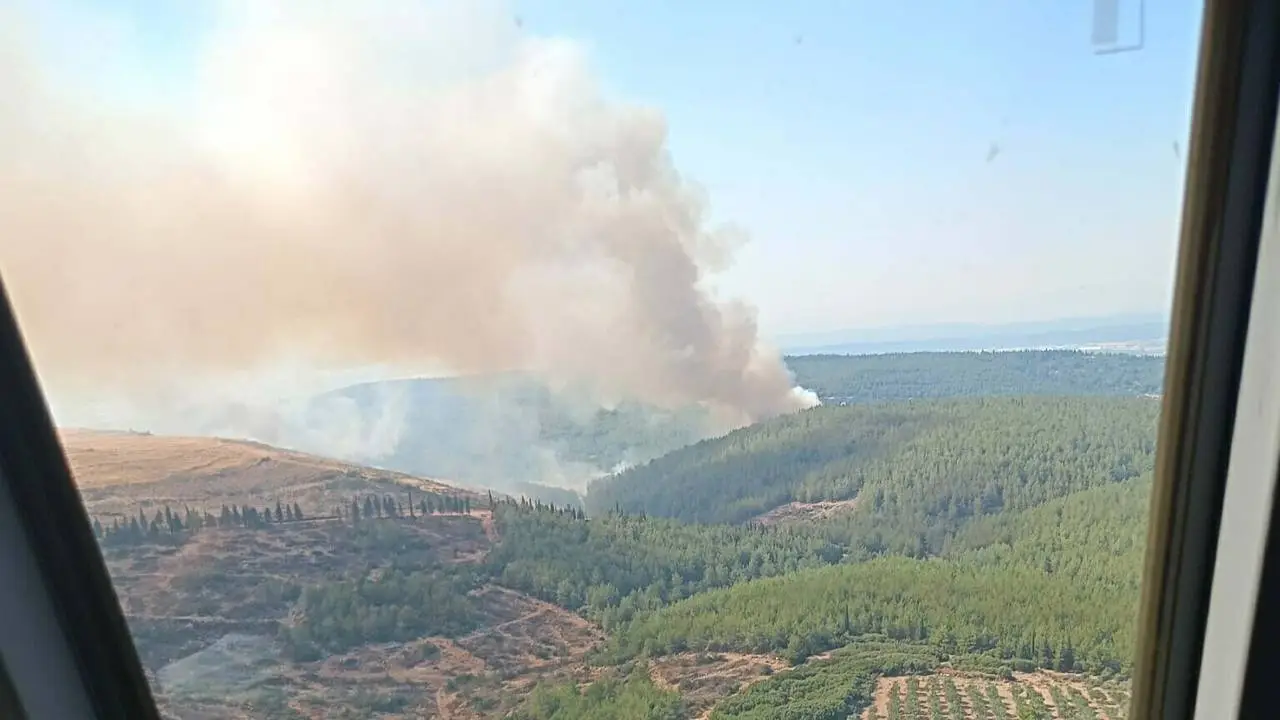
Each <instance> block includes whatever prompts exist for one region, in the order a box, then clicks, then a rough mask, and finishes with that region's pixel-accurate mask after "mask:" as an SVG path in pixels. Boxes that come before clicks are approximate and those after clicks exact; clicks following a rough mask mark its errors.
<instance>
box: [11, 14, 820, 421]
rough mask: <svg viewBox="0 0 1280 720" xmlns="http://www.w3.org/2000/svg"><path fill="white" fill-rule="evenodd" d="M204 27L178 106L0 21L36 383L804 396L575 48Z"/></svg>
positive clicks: (682, 400) (650, 139) (322, 18)
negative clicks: (542, 386) (261, 379)
mask: <svg viewBox="0 0 1280 720" xmlns="http://www.w3.org/2000/svg"><path fill="white" fill-rule="evenodd" d="M205 10H207V11H208V13H209V16H210V18H211V19H212V20H213V21H214V22H213V23H212V27H213V28H214V31H213V32H212V34H211V35H210V36H208V37H205V38H203V39H202V41H203V45H202V46H201V47H202V49H201V50H200V53H199V58H198V63H197V65H196V67H195V68H194V70H193V71H192V72H191V78H190V79H189V81H188V82H185V83H184V84H185V85H186V87H185V88H184V90H183V91H182V92H180V93H175V94H174V97H175V98H178V99H176V100H173V101H172V102H168V103H162V104H160V105H157V104H155V103H151V104H139V103H133V104H130V103H125V102H121V101H119V99H118V98H117V97H115V96H112V95H110V94H108V93H106V92H102V91H98V89H97V86H96V85H95V84H94V82H93V81H92V77H90V76H84V77H81V78H80V82H78V83H71V82H67V81H66V76H65V75H61V76H58V78H61V79H54V78H53V77H52V76H51V75H50V74H49V73H48V72H47V65H48V64H49V58H50V53H51V52H54V51H51V50H50V49H49V48H47V47H39V46H35V45H32V44H30V43H29V44H27V45H26V46H23V45H21V44H20V43H19V40H18V39H19V38H21V37H35V36H36V34H35V33H29V32H27V31H30V30H33V29H35V28H34V27H33V24H36V23H38V20H37V19H35V18H36V16H35V15H31V14H28V15H25V16H24V15H19V16H17V17H12V16H11V17H7V18H4V22H2V23H0V25H4V26H5V28H3V29H0V98H2V100H0V110H2V111H0V225H2V227H3V231H2V232H0V272H3V276H4V279H5V282H6V283H7V286H8V290H9V292H10V295H11V297H12V298H13V300H14V302H15V305H16V306H17V309H18V312H19V316H20V320H21V321H22V324H23V327H24V331H25V333H26V335H27V337H28V341H29V343H30V345H31V347H32V351H33V354H34V355H35V357H36V360H37V364H38V365H39V368H40V370H41V372H42V375H43V376H44V378H45V381H46V383H47V384H50V385H53V386H55V387H61V388H73V389H74V388H83V389H97V388H120V389H125V390H130V391H135V392H142V391H145V390H146V389H147V388H150V387H153V386H160V385H163V386H170V385H172V384H173V383H174V382H177V381H179V379H183V381H185V379H189V378H198V377H206V378H207V377H216V376H219V375H225V374H228V373H232V372H242V371H245V370H251V369H252V368H254V367H258V366H261V365H267V364H270V363H272V362H275V361H276V360H278V359H279V358H281V357H289V358H293V359H297V358H303V359H305V360H306V361H307V362H309V363H311V364H312V365H313V366H316V367H326V368H341V367H351V366H359V365H367V364H370V363H382V364H384V365H389V366H393V367H396V368H400V369H402V370H405V371H414V370H417V369H421V368H425V367H431V368H439V367H442V366H443V367H447V368H449V369H451V370H454V371H459V372H490V371H502V370H511V369H521V370H529V371H532V372H535V373H538V374H540V375H542V376H544V377H547V378H549V379H552V380H555V379H561V378H563V379H573V380H575V381H577V382H584V381H585V382H589V383H591V384H593V385H594V386H596V387H597V388H598V389H599V390H600V392H602V393H604V394H607V395H609V396H615V397H618V396H620V397H633V398H638V399H642V400H645V401H648V402H651V403H655V404H658V405H663V406H679V405H683V404H688V403H702V404H705V405H707V406H709V407H711V408H713V409H714V410H715V411H717V412H718V413H720V414H721V416H722V417H724V418H725V419H726V420H729V421H730V422H732V423H741V422H747V421H751V420H755V419H759V418H763V417H767V416H771V415H775V414H779V413H784V412H787V411H791V410H794V409H797V408H799V407H803V406H806V405H808V404H811V403H812V400H811V399H810V398H809V397H807V396H806V394H805V393H802V392H797V391H796V390H795V389H794V388H793V387H792V379H791V377H790V375H789V373H788V372H787V370H786V368H785V366H784V365H783V364H782V362H781V360H780V358H779V357H778V355H777V354H776V353H775V352H772V351H770V350H767V349H765V348H763V347H762V345H761V343H760V342H759V338H758V337H757V332H756V327H755V323H754V317H753V313H752V311H751V310H750V308H749V307H747V306H744V305H742V304H739V303H735V302H724V301H720V300H718V299H717V298H716V297H715V296H714V295H713V293H712V292H711V291H710V290H709V289H708V287H707V285H706V274H707V272H708V271H710V270H714V269H717V268H720V267H722V266H723V264H724V263H725V262H726V261H727V258H728V254H729V252H730V251H731V250H732V246H733V245H734V244H735V243H736V242H737V241H738V237H737V235H736V234H735V233H733V232H731V231H728V230H724V229H717V228H713V227H711V226H710V225H709V223H708V215H707V207H706V204H705V203H704V201H703V198H702V197H701V196H700V194H699V192H698V191H697V189H696V188H694V187H693V186H691V184H690V183H689V182H688V181H687V180H685V179H684V178H682V177H681V175H680V174H679V173H678V172H677V171H676V169H675V167H674V166H673V163H672V160H671V158H670V156H669V154H668V150H667V144H666V140H667V127H666V125H665V122H664V119H663V117H662V115H661V114H660V113H659V112H657V111H654V110H652V109H648V108H645V107H637V106H631V105H625V104H619V103H617V102H613V101H611V100H609V99H606V97H605V96H604V94H603V93H602V91H601V89H600V87H599V86H598V84H597V82H596V81H595V79H594V78H593V77H592V74H591V73H590V71H589V68H588V62H587V57H586V56H585V54H584V52H583V51H582V49H581V48H580V47H579V46H577V45H575V44H573V43H571V42H566V41H562V40H556V39H546V38H536V37H531V36H529V35H527V34H525V33H523V32H522V31H521V30H520V29H519V28H518V27H517V26H516V23H514V22H513V20H512V16H511V15H510V14H509V12H508V11H507V10H506V9H504V8H503V7H502V6H501V4H498V3H489V2H475V1H474V0H458V2H455V3H438V2H420V1H415V0H404V1H398V2H397V1H392V2H350V3H321V2H302V1H301V0H300V1H298V2H290V3H283V2H271V1H269V0H252V1H246V2H227V3H218V4H213V5H209V6H208V7H207V8H205ZM0 14H2V13H0ZM61 60H62V61H66V60H67V58H65V57H64V58H61ZM108 62H109V59H108ZM61 65H62V66H66V65H67V63H66V62H62V63H61ZM748 151H749V149H746V148H744V152H748Z"/></svg>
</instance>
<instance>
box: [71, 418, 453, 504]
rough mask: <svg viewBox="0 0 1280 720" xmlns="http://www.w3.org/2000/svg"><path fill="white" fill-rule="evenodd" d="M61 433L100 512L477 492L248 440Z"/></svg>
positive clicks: (87, 493)
mask: <svg viewBox="0 0 1280 720" xmlns="http://www.w3.org/2000/svg"><path fill="white" fill-rule="evenodd" d="M60 434H61V438H62V444H63V448H64V449H65V451H66V454H67V459H68V461H69V462H70V464H71V470H72V473H73V474H74V475H75V479H76V483H77V484H78V485H79V486H80V492H81V495H82V496H83V498H84V501H85V504H86V506H88V507H89V509H90V512H91V513H93V514H95V515H108V516H109V515H115V514H132V513H134V512H136V510H137V507H138V506H139V505H142V506H145V507H151V506H157V505H164V504H170V505H175V506H181V505H192V506H203V507H208V508H213V509H216V508H217V507H218V506H220V505H221V504H223V503H250V504H257V505H261V504H262V503H264V502H268V501H271V502H274V501H276V500H281V501H285V502H289V503H293V502H297V503H299V504H300V505H301V506H302V507H303V508H306V509H307V510H308V511H309V512H311V513H317V512H322V511H325V510H327V509H329V508H331V507H332V506H333V505H334V504H335V503H340V502H344V501H346V500H347V499H349V498H350V497H351V496H353V495H356V494H362V493H390V494H398V493H403V492H404V491H405V490H406V488H415V489H420V490H429V491H434V492H438V493H448V494H455V495H472V496H473V497H475V495H474V494H473V493H469V492H467V491H463V490H460V489H458V488H455V487H452V486H449V485H445V484H443V483H440V482H436V481H434V480H425V479H422V478H416V477H413V476H411V475H405V474H404V473H398V472H392V471H388V470H378V469H374V468H367V467H360V466H357V465H351V464H349V463H344V462H340V461H338V460H331V459H328V458H322V457H317V456H315V455H307V454H305V453H299V452H293V451H291V450H284V449H281V448H276V447H271V446H269V445H263V444H260V443H253V442H248V441H243V440H227V439H222V438H205V437H169V436H161V435H149V434H143V433H129V432H102V431H96V430H74V429H68V430H63V431H61V433H60Z"/></svg>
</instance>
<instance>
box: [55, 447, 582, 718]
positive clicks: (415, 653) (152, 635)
mask: <svg viewBox="0 0 1280 720" xmlns="http://www.w3.org/2000/svg"><path fill="white" fill-rule="evenodd" d="M63 442H64V447H65V448H66V452H67V455H68V459H69V461H70V464H71V466H72V468H73V472H74V473H75V475H76V478H77V482H78V484H79V485H80V488H81V493H82V495H83V497H84V498H85V501H86V505H87V506H88V507H89V509H90V514H91V515H93V516H94V517H97V518H100V519H102V520H104V521H106V520H109V519H111V518H112V517H113V516H114V517H130V516H133V515H135V514H136V513H137V512H138V510H139V509H142V510H144V511H146V512H147V514H148V515H150V514H152V513H154V512H155V510H156V509H157V508H160V507H162V506H164V505H169V506H171V507H172V508H173V509H174V510H177V511H182V510H184V509H185V506H191V507H193V508H196V509H200V510H207V511H209V512H211V513H212V514H214V515H217V514H218V512H219V511H220V507H221V505H222V504H224V503H225V504H241V505H244V504H252V505H254V506H262V505H264V504H272V505H273V504H274V501H275V500H276V499H279V500H280V501H282V502H286V503H293V502H297V503H298V504H299V505H300V506H302V507H303V508H304V509H305V510H306V511H307V514H308V516H309V517H308V520H306V521H304V522H291V523H290V522H286V523H281V524H272V525H268V526H267V527H264V528H260V529H256V530H250V529H245V528H225V529H220V528H204V529H201V530H200V531H198V532H195V533H193V534H191V535H190V536H187V537H184V538H181V539H180V540H179V539H175V540H174V541H172V542H156V543H152V544H145V545H132V546H108V547H106V548H104V556H105V558H106V560H107V564H108V567H109V568H110V570H111V573H112V578H113V581H114V582H115V585H116V590H117V595H118V597H119V599H120V602H121V606H122V607H123V608H124V609H125V612H126V616H127V617H128V619H129V623H130V628H131V630H132V631H133V633H134V636H135V641H136V645H137V647H138V649H139V652H140V654H141V656H142V659H143V662H144V664H145V665H146V666H147V669H148V671H149V672H150V673H151V675H152V677H153V682H154V678H155V677H156V673H157V672H158V671H159V669H160V668H162V667H165V666H166V665H168V664H169V663H172V662H174V661H175V660H178V659H181V658H186V657H189V656H191V655H192V654H193V653H196V652H199V651H201V650H204V649H206V648H208V647H210V646H212V645H214V644H215V643H217V642H218V641H219V640H220V639H222V638H224V637H226V636H227V635H229V634H233V633H234V634H239V635H248V636H253V637H260V638H273V637H275V635H276V633H277V632H278V630H279V628H280V627H281V626H282V625H289V624H291V623H292V622H293V618H292V617H291V614H292V613H293V612H295V610H294V608H295V604H296V598H297V594H298V593H299V592H300V591H301V590H302V589H303V588H306V587H308V586H311V585H315V584H320V583H324V582H328V581H333V580H343V579H351V578H355V577H360V576H361V575H362V574H363V575H365V576H367V577H373V576H375V575H376V574H377V573H379V572H381V570H380V568H383V567H386V566H388V565H389V564H390V563H391V562H397V563H402V564H404V563H407V564H410V565H413V564H418V563H423V564H429V563H430V562H444V563H464V564H465V563H479V562H482V561H483V560H484V558H485V556H486V554H487V553H488V551H489V549H490V548H491V547H492V545H493V543H495V542H496V541H497V539H498V538H497V530H496V527H495V526H494V523H493V518H492V516H491V514H490V513H489V512H488V511H487V510H485V509H474V510H473V511H472V513H471V514H470V515H462V514H452V515H450V514H436V515H430V516H427V517H417V518H413V519H408V518H401V519H383V520H368V521H366V522H377V523H388V524H395V525H396V527H397V528H398V530H399V531H400V532H402V533H403V541H402V542H399V543H398V544H397V545H396V546H395V547H394V548H393V549H391V550H383V551H382V552H383V555H384V556H379V553H378V552H374V551H371V550H370V548H369V546H367V545H366V544H362V541H361V538H360V533H357V532H354V530H353V528H352V526H351V525H350V523H349V522H343V521H339V520H336V519H332V518H330V519H325V518H323V517H316V515H318V514H319V513H320V512H321V511H322V510H323V509H325V508H328V507H332V506H334V505H337V504H345V503H348V502H350V498H351V497H353V496H356V495H366V494H375V493H377V494H392V495H394V496H397V497H403V495H404V494H408V493H409V492H410V491H412V492H417V491H419V490H421V491H432V492H436V493H446V494H453V495H467V496H470V497H472V498H473V502H474V501H479V502H477V504H478V505H480V507H483V504H482V503H483V502H484V501H485V500H486V499H485V498H483V497H482V496H480V495H477V494H474V493H471V492H468V491H464V490H459V489H457V488H454V487H451V486H448V485H445V484H443V483H440V482H437V481H434V480H429V479H422V478H414V477H410V476H407V475H402V474H399V473H392V472H385V471H381V470H375V469H371V468H364V467H358V466H354V465H349V464H346V463H341V462H337V461H333V460H328V459H325V458H318V457H314V456H310V455H305V454H301V453H294V452H290V451H285V450H280V449H278V448H272V447H268V446H264V445H259V444H256V443H247V442H240V441H233V440H219V439H210V438H175V437H157V436H151V435H143V434H133V433H99V432H88V431H64V432H63ZM362 527H363V526H362ZM473 596H474V598H475V600H477V606H478V607H479V610H480V613H481V617H482V622H481V627H480V628H479V629H478V630H476V631H474V632H472V633H470V634H468V635H465V636H463V637H458V638H453V639H448V638H440V637H434V638H422V639H420V640H415V641H413V642H408V643H392V644H373V645H366V646H362V647H359V648H354V649H352V650H350V651H349V652H346V653H343V654H339V655H334V656H331V657H326V658H325V659H324V660H322V661H319V662H314V663H300V662H292V661H289V660H288V659H287V658H286V657H285V655H284V654H283V653H278V654H275V655H272V656H271V658H270V659H269V660H268V662H269V666H267V667H259V668H258V670H260V671H262V672H263V673H264V674H265V675H266V676H268V677H269V678H270V680H269V682H268V685H267V689H269V690H272V691H274V692H276V693H277V694H278V697H280V698H282V700H281V702H284V703H286V705H287V707H288V708H291V709H292V710H293V711H294V713H296V714H297V715H298V716H300V717H306V718H344V717H357V716H359V717H366V716H368V712H370V711H371V710H370V708H373V707H378V708H379V709H378V710H377V712H376V715H377V717H382V718H403V719H406V720H407V719H408V718H421V717H440V718H457V719H468V718H490V717H501V716H502V715H504V714H506V713H508V712H510V711H511V710H512V709H513V708H514V707H516V706H517V705H518V704H519V703H520V702H521V701H523V700H524V699H525V698H527V696H528V693H529V692H530V691H531V690H532V689H533V687H534V686H535V685H537V684H538V683H540V682H543V681H555V682H560V681H566V680H568V681H575V682H582V683H585V682H589V681H591V680H593V679H595V678H596V677H597V676H598V671H597V670H595V669H592V668H589V667H587V666H586V664H585V663H584V662H583V659H584V657H585V655H586V654H587V653H588V652H589V651H590V650H591V649H592V648H594V647H596V646H597V645H598V644H599V643H600V642H601V641H602V640H603V633H602V632H601V630H600V629H599V628H598V627H596V626H595V625H593V624H592V623H590V622H588V621H586V620H584V619H582V618H581V617H578V616H577V615H575V614H573V613H570V612H567V611H565V610H563V609H561V608H558V607H556V606H554V605H550V604H548V603H544V602H541V601H539V600H536V599H534V598H531V597H528V596H525V595H522V594H520V593H517V592H514V591H511V590H507V589H504V588H499V587H493V586H485V587H482V588H480V589H479V590H477V591H475V592H474V593H473ZM158 699H159V702H160V703H161V707H162V710H163V711H164V712H165V717H169V718H181V719H183V720H203V719H204V718H209V719H212V718H259V717H264V716H265V715H264V714H263V711H261V710H259V709H251V708H246V707H244V706H243V705H242V704H240V703H239V702H238V701H231V700H227V701H219V699H218V698H194V699H193V698H190V697H186V698H178V697H175V696H170V695H167V694H166V693H165V692H164V690H163V688H160V689H159V693H158ZM380 704H381V705H380ZM356 708H363V709H361V710H355V709H356ZM275 712H279V711H278V710H277V711H275ZM351 712H356V715H351V714H350V713H351ZM362 713H363V714H362ZM272 716H275V715H272Z"/></svg>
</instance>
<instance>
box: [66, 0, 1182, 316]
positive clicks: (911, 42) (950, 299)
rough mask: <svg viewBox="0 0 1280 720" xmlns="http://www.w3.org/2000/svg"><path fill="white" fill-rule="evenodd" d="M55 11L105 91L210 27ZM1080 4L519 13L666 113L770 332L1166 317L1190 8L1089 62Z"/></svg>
mask: <svg viewBox="0 0 1280 720" xmlns="http://www.w3.org/2000/svg"><path fill="white" fill-rule="evenodd" d="M1133 3H1134V0H1128V3H1127V4H1128V5H1129V6H1130V7H1129V8H1128V10H1130V11H1132V10H1133V9H1135V8H1136V5H1134V4H1133ZM66 4H67V5H68V6H77V7H79V8H80V9H85V8H89V9H94V10H97V11H101V12H102V14H103V15H104V16H105V17H110V18H114V21H115V22H118V23H119V24H120V27H121V28H122V32H121V36H122V37H124V38H125V40H123V41H122V46H123V47H120V48H116V50H117V51H119V52H124V53H127V54H128V56H129V57H130V58H131V62H129V63H125V64H124V65H122V67H125V68H131V69H129V70H126V71H125V73H126V74H129V75H132V76H131V77H128V78H120V80H121V82H120V84H119V87H118V88H117V91H118V92H145V93H149V94H154V95H155V96H160V97H165V96H173V95H177V96H180V95H181V93H182V91H183V88H184V77H185V76H184V72H185V70H186V69H188V68H189V67H190V65H191V63H192V59H193V57H194V51H193V50H192V48H193V47H195V46H196V45H198V43H199V41H200V38H201V36H202V34H203V33H204V32H205V31H206V30H207V27H206V24H207V21H208V16H205V15H202V14H201V13H200V12H199V11H198V10H193V9H192V8H194V7H196V6H195V4H191V3H178V2H167V1H165V0H67V2H66ZM1092 5H1093V3H1092V2H1090V1H1089V0H1064V1H1063V2H1023V1H1018V2H1015V1H1014V0H1008V1H1005V2H937V1H926V0H921V2H913V3H872V2H863V1H853V0H847V1H845V2H836V1H834V0H830V1H826V0H824V1H819V0H804V1H802V2H797V3H782V2H745V1H743V0H738V1H730V0H707V1H704V2H674V1H670V0H661V1H659V0H648V1H643V2H642V1H640V0H630V1H629V2H621V0H519V1H517V2H516V5H515V7H514V10H513V13H514V14H515V15H516V16H518V17H519V18H520V21H521V23H522V25H523V27H524V29H525V30H526V31H527V32H530V33H536V34H539V35H554V36H564V37H569V38H573V39H575V40H578V41H580V42H582V43H584V44H585V45H586V46H587V47H588V48H589V51H590V55H591V59H592V63H593V67H594V69H595V70H596V72H597V73H598V75H599V77H600V78H601V79H602V81H603V83H604V84H605V86H606V88H607V91H608V93H609V94H610V95H611V96H613V97H616V98H618V99H620V100H623V101H627V102H635V103H643V104H646V105H651V106H654V107H657V108H659V109H661V110H662V111H663V112H664V113H665V115H666V117H667V118H668V121H669V127H670V145H671V149H672V153H673V156H674V158H675V161H676V164H677V166H678V167H679V168H680V169H681V170H682V171H683V172H684V173H686V174H687V175H688V176H689V177H690V178H692V179H694V180H696V181H697V182H698V183H700V184H701V185H703V186H704V187H705V188H706V190H707V193H708V195H709V197H710V201H711V203H712V207H713V212H714V215H715V217H716V218H717V219H719V220H722V221H726V222H733V223H735V224H737V225H739V226H741V227H742V228H744V229H745V230H746V231H747V233H748V234H749V236H750V238H751V239H750V242H749V243H748V244H747V245H746V246H744V247H743V248H742V249H741V250H740V251H739V253H738V254H737V261H736V263H735V264H734V266H733V267H732V268H731V269H730V270H729V271H727V272H726V273H724V274H723V275H722V276H720V277H717V278H716V279H715V282H716V285H717V287H718V288H720V291H721V292H723V293H725V294H728V295H734V296H739V297H743V298H745V299H747V300H749V301H750V302H752V303H753V304H755V305H756V306H758V308H759V310H760V318H761V322H762V325H763V327H764V329H765V330H766V332H768V333H770V334H785V333H795V332H809V331H824V330H834V329H838V328H847V327H872V326H886V325H896V324H923V323H940V322H992V323H996V322H1009V321H1027V320H1038V319H1051V318H1060V317H1069V316H1079V315H1098V314H1110V313H1138V312H1152V311H1156V312H1162V311H1164V310H1165V308H1166V305H1167V303H1168V300H1169V293H1170V289H1171V279H1172V270H1173V267H1172V263H1173V257H1174V244H1175V242H1176V229H1177V221H1178V212H1179V204H1180V199H1181V191H1182V176H1183V169H1184V163H1185V153H1186V136H1187V132H1188V123H1189V119H1190V106H1191V99H1192V80H1193V75H1194V64H1195V52H1196V42H1197V38H1198V32H1199V18H1200V9H1199V6H1198V4H1196V3H1194V2H1190V1H1189V0H1171V1H1169V2H1162V3H1148V5H1149V7H1148V8H1147V27H1146V42H1145V48H1144V49H1143V50H1142V51H1140V52H1134V53H1127V54H1119V55H1103V56H1099V55H1096V54H1095V53H1094V52H1093V51H1092V48H1091V47H1090V44H1089V39H1090V29H1091V18H1090V13H1091V11H1092ZM1125 29H1126V31H1127V32H1132V31H1133V28H1132V27H1126V28H1125ZM140 78H142V79H144V81H143V82H138V81H139V79H140ZM1175 145H1176V146H1177V149H1176V150H1175ZM993 146H994V147H996V148H998V153H997V154H996V155H995V157H994V158H993V159H992V160H990V161H988V155H989V152H990V151H991V149H992V147H993Z"/></svg>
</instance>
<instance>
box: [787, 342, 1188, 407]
mask: <svg viewBox="0 0 1280 720" xmlns="http://www.w3.org/2000/svg"><path fill="white" fill-rule="evenodd" d="M787 367H789V368H791V372H793V373H794V374H795V376H796V382H797V383H799V384H800V385H803V386H804V387H806V388H808V389H810V390H812V391H814V392H816V393H818V396H819V397H821V398H822V399H823V401H825V402H848V403H860V402H876V401H881V400H910V399H913V398H939V397H968V396H978V395H983V396H996V395H1145V394H1155V393H1159V392H1160V391H1161V385H1162V383H1163V382H1164V358H1163V357H1159V356H1154V355H1125V354H1118V353H1109V354H1102V353H1087V352H1080V351H1077V350H1018V351H1009V352H918V353H893V354H885V355H800V356H794V357H788V358H787Z"/></svg>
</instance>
